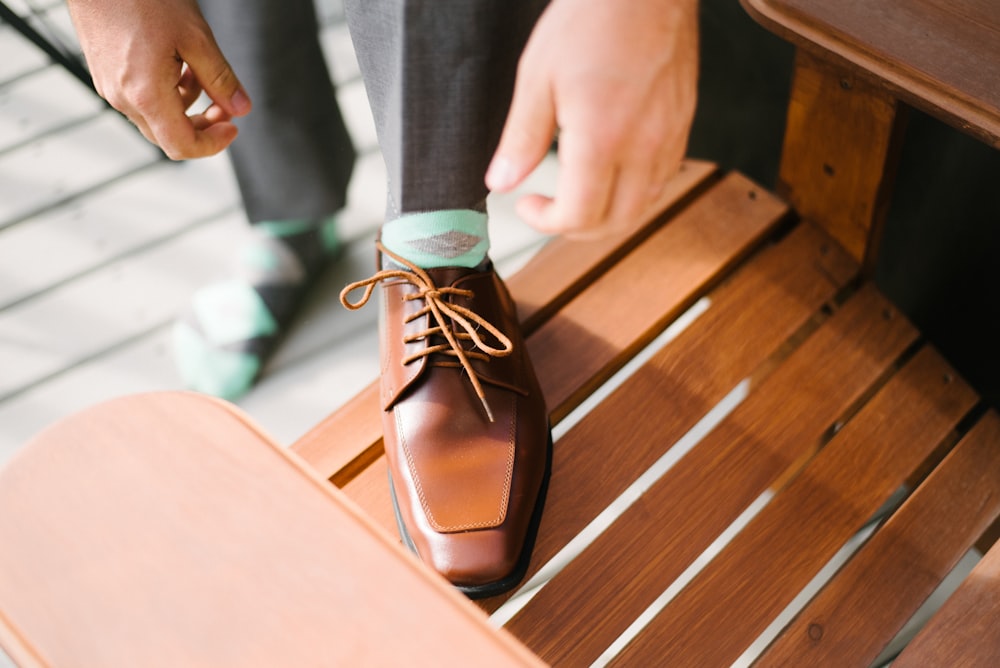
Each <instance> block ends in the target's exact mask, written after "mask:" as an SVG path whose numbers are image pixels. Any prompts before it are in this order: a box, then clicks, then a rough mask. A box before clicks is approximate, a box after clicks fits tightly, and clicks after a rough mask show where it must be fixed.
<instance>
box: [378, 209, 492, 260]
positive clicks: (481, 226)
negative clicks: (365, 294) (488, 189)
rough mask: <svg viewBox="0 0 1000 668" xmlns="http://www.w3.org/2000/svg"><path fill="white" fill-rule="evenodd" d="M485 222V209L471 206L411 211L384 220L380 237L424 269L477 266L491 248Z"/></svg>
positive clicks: (398, 252) (389, 248)
mask: <svg viewBox="0 0 1000 668" xmlns="http://www.w3.org/2000/svg"><path fill="white" fill-rule="evenodd" d="M486 222H487V216H486V214H485V213H482V212H479V211H473V210H472V209H448V210H443V211H427V212H424V213H410V214H406V215H404V216H402V217H401V218H396V219H395V220H390V221H388V222H386V223H385V224H383V225H382V234H381V241H382V245H383V246H385V247H386V248H387V249H388V250H390V251H392V252H393V253H395V254H397V255H399V256H401V257H403V258H406V259H407V260H409V261H410V262H412V263H413V264H415V265H417V266H418V267H421V268H423V269H433V268H434V267H477V266H479V265H480V264H481V263H482V262H483V260H484V259H486V254H487V252H488V251H489V249H490V238H489V235H488V233H487V230H486ZM383 260H384V261H387V262H391V260H389V258H383Z"/></svg>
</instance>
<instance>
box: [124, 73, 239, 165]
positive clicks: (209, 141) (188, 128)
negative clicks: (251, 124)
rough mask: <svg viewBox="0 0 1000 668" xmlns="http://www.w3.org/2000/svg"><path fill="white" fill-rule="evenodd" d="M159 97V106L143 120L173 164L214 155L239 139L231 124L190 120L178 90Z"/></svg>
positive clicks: (202, 118)
mask: <svg viewBox="0 0 1000 668" xmlns="http://www.w3.org/2000/svg"><path fill="white" fill-rule="evenodd" d="M168 93H169V94H164V95H160V96H157V97H156V98H155V100H156V102H155V106H154V107H151V108H149V109H146V110H144V112H145V113H143V117H144V118H145V119H146V122H147V123H148V124H149V130H150V132H151V134H152V135H153V137H154V141H155V143H157V144H158V145H159V146H160V148H162V149H163V152H164V153H166V154H167V156H168V157H170V158H171V159H173V160H183V159H189V158H201V157H205V156H209V155H214V154H216V153H218V152H220V151H221V150H223V149H224V148H225V147H226V146H228V145H229V144H230V143H231V142H232V140H233V139H235V138H236V132H237V130H236V127H235V126H234V125H233V124H232V123H229V122H226V121H222V122H215V123H211V122H207V121H208V120H209V119H208V118H207V117H206V116H205V114H196V115H195V117H196V118H197V119H198V120H197V122H196V121H195V120H193V118H191V117H188V116H187V114H186V113H185V112H186V108H185V107H184V106H183V101H182V100H181V96H180V95H179V94H178V93H177V92H176V89H171V90H170V91H168Z"/></svg>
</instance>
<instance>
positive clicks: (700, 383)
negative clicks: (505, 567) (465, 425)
mask: <svg viewBox="0 0 1000 668" xmlns="http://www.w3.org/2000/svg"><path fill="white" fill-rule="evenodd" d="M856 270H857V266H856V265H855V264H854V263H853V262H851V261H850V260H849V259H848V258H847V255H846V253H844V252H843V251H842V250H841V249H839V248H838V247H836V245H835V244H832V243H831V242H830V240H829V237H827V236H826V235H825V234H823V233H822V232H821V231H820V230H818V229H817V228H815V227H814V226H812V225H808V224H805V225H801V226H799V227H797V228H796V229H795V230H793V231H792V232H791V233H790V234H789V235H788V236H787V237H786V238H784V239H782V240H781V241H780V242H778V243H777V244H776V245H773V246H769V247H768V248H765V249H762V250H761V252H760V253H758V254H757V255H756V256H754V258H752V259H751V261H749V262H748V263H747V265H746V266H744V267H742V268H740V270H739V271H738V272H736V273H735V274H734V275H733V276H732V277H731V278H730V279H729V280H728V281H727V282H726V283H725V284H724V285H722V286H720V287H719V288H718V289H716V290H714V291H713V292H712V293H711V294H710V295H709V299H710V300H711V307H710V308H709V309H708V310H707V311H706V312H705V313H704V314H702V315H701V316H700V317H699V318H698V319H696V320H695V321H694V322H693V323H692V324H691V325H689V326H688V328H687V329H686V330H685V331H684V332H682V333H681V334H680V335H679V336H678V337H677V338H676V339H675V340H674V341H672V342H671V343H670V344H669V345H668V346H666V347H665V348H663V349H662V350H661V351H659V352H658V353H657V354H656V355H654V356H653V357H652V358H651V359H650V360H649V361H648V362H647V364H646V365H645V368H644V369H642V370H640V371H639V372H638V373H636V374H635V375H633V376H632V377H631V378H629V379H628V380H627V381H626V382H625V383H624V384H623V385H622V386H621V388H619V389H618V390H617V391H616V392H614V393H612V394H611V395H610V396H609V397H607V398H606V399H605V400H604V401H603V402H602V403H601V404H600V405H598V406H597V407H595V408H594V410H593V411H592V412H591V413H590V414H589V415H587V416H586V417H585V418H584V419H583V420H582V421H581V422H580V423H578V424H577V425H576V426H574V428H573V429H571V430H570V431H569V432H568V433H567V434H566V435H565V436H564V437H563V438H562V439H560V440H559V441H558V442H557V443H556V456H555V461H554V463H553V470H554V472H553V476H552V480H551V482H550V491H549V496H548V500H547V502H546V507H545V514H544V515H543V517H542V528H541V531H540V535H539V537H538V540H537V543H536V545H535V552H534V554H535V559H534V562H533V565H532V571H531V572H534V571H536V570H537V569H538V567H540V566H541V565H542V564H544V563H545V562H546V561H547V560H549V559H550V558H552V557H553V556H554V555H555V554H556V553H557V552H558V551H559V550H560V549H562V548H563V547H564V546H565V545H566V543H568V542H569V541H570V540H571V539H572V538H573V537H574V536H575V535H576V534H577V533H579V532H580V530H582V529H583V527H585V526H586V525H587V524H588V523H589V522H590V521H591V520H593V519H594V517H596V516H597V515H598V514H599V513H600V512H601V511H602V510H603V509H604V508H605V507H607V506H608V505H609V504H610V503H611V502H612V500H614V499H615V498H617V497H618V496H619V495H620V494H621V493H622V492H623V491H624V490H625V489H626V487H627V486H628V485H629V484H631V482H632V481H633V480H634V479H635V478H636V477H637V476H638V475H639V474H640V473H641V472H642V471H645V470H646V469H647V468H649V466H650V465H651V464H652V463H653V462H655V461H656V459H657V458H658V457H659V456H660V455H661V454H662V453H663V452H664V450H666V448H667V447H669V446H670V445H671V444H673V443H674V442H675V441H677V439H679V438H680V437H681V436H682V435H683V434H684V433H686V432H687V431H688V430H690V429H691V427H693V426H694V425H695V423H696V422H697V421H698V420H699V419H700V418H701V417H702V416H703V415H704V414H705V413H706V412H707V411H708V410H710V409H711V407H712V406H714V405H715V404H717V403H718V402H719V401H720V400H721V399H722V398H723V397H724V396H725V395H726V393H727V392H729V391H730V390H731V389H732V387H733V386H734V385H735V384H736V383H738V382H739V381H740V380H741V379H743V378H745V377H747V376H748V375H750V374H751V373H752V372H753V371H754V370H755V369H756V368H757V367H758V366H759V365H761V364H762V363H763V362H764V361H765V360H766V359H767V358H768V357H769V356H770V355H771V354H772V353H774V352H775V351H776V350H777V349H778V348H779V347H781V346H782V345H783V344H784V342H785V341H786V340H787V339H788V338H789V337H790V336H792V335H793V334H794V333H795V332H796V331H797V330H799V328H800V327H802V326H803V325H804V324H805V323H806V322H807V321H808V320H809V319H810V318H812V317H813V316H814V315H815V314H816V312H817V311H818V310H819V308H820V307H821V306H822V305H823V304H824V303H825V302H826V301H827V300H829V299H831V298H832V297H833V296H834V294H836V292H837V291H838V290H839V289H840V288H841V287H842V286H843V285H844V284H845V283H846V282H847V281H848V280H849V279H850V278H851V277H853V276H854V273H855V271H856ZM662 397H669V402H670V408H669V410H667V411H663V410H660V408H659V405H658V404H659V402H660V401H661V400H662ZM612 425H614V427H615V430H616V434H615V436H614V437H613V438H612V439H611V440H607V441H605V440H602V439H604V438H606V431H607V429H608V428H609V427H610V426H612ZM617 443H628V447H620V448H614V446H613V445H612V444H617ZM608 447H613V448H614V452H613V453H612V454H610V455H609V453H608V451H607V448H608ZM594 471H597V473H594ZM502 600H503V599H497V600H491V601H487V602H484V605H485V606H486V607H487V608H488V609H493V608H495V607H496V606H497V605H499V603H500V602H501V601H502Z"/></svg>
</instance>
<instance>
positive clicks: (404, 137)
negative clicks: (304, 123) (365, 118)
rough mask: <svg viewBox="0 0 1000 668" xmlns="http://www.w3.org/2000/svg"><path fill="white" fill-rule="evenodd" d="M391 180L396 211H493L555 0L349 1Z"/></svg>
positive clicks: (390, 211) (392, 212) (390, 210)
mask: <svg viewBox="0 0 1000 668" xmlns="http://www.w3.org/2000/svg"><path fill="white" fill-rule="evenodd" d="M344 4H345V10H346V13H347V20H348V24H349V26H350V29H351V38H352V39H353V41H354V48H355V51H356V52H357V55H358V62H359V63H360V65H361V72H362V75H363V76H364V80H365V88H366V89H367V91H368V97H369V100H370V102H371V106H372V111H373V113H374V116H375V125H376V128H377V130H378V136H379V145H380V146H381V148H382V155H383V157H384V158H385V163H386V169H387V173H388V181H389V184H388V185H389V193H388V203H387V217H388V218H390V219H391V218H396V217H398V216H399V215H400V214H401V213H410V212H417V211H433V210H439V209H478V210H484V207H485V200H486V194H487V190H486V186H485V184H484V183H483V177H484V175H485V173H486V167H487V166H488V165H489V161H490V158H491V157H492V155H493V151H494V150H495V149H496V145H497V142H498V141H499V139H500V132H501V130H502V129H503V124H504V121H505V120H506V117H507V110H508V108H509V107H510V99H511V94H512V92H513V89H514V75H515V73H516V70H517V62H518V58H519V57H520V55H521V51H522V49H523V48H524V43H525V42H526V41H527V39H528V35H529V33H530V32H531V29H532V28H533V27H534V25H535V21H536V20H537V19H538V16H539V14H541V12H542V10H543V9H544V8H545V5H546V4H547V0H346V1H345V3H344Z"/></svg>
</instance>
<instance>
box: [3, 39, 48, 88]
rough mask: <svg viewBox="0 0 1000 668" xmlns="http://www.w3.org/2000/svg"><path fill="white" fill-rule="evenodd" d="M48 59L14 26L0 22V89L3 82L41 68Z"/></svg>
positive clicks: (45, 64)
mask: <svg viewBox="0 0 1000 668" xmlns="http://www.w3.org/2000/svg"><path fill="white" fill-rule="evenodd" d="M48 64H49V59H48V58H47V57H46V56H45V54H44V53H42V52H41V51H39V50H38V49H37V48H36V47H35V46H34V45H32V44H31V42H29V41H28V40H27V39H25V38H24V37H22V36H21V35H20V33H18V32H17V31H16V30H14V28H12V27H11V26H9V25H7V24H6V23H0V91H2V90H3V82H8V81H12V80H15V79H17V78H19V77H22V76H24V75H25V74H27V73H29V72H34V71H36V70H39V69H42V68H44V67H46V66H48Z"/></svg>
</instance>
